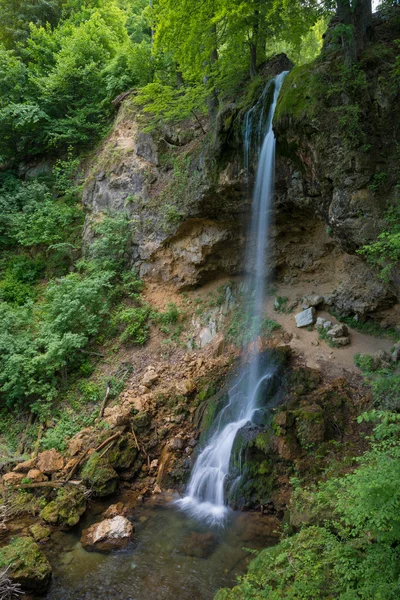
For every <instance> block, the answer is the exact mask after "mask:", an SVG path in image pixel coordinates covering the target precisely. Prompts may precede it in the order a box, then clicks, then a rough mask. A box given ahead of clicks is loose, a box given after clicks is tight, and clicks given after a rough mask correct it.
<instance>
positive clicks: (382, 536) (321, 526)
mask: <svg viewBox="0 0 400 600" xmlns="http://www.w3.org/2000/svg"><path fill="white" fill-rule="evenodd" d="M359 421H360V422H363V421H364V422H367V423H372V424H375V429H374V433H373V435H372V436H371V437H370V444H371V445H370V449H369V450H368V451H367V452H366V453H365V454H364V455H363V456H361V457H360V458H359V459H357V464H356V468H355V469H354V470H352V472H350V473H348V474H346V475H344V476H339V477H337V476H332V477H331V478H330V479H328V480H327V481H324V482H322V483H320V484H319V485H317V486H315V487H313V488H303V487H301V486H299V482H296V485H297V489H296V490H295V492H294V494H293V497H292V507H291V509H292V511H297V512H298V513H302V512H303V515H304V518H303V522H302V524H301V526H300V530H299V531H298V532H297V531H296V530H295V531H291V532H289V531H287V532H286V534H285V535H284V536H283V537H282V540H281V541H280V543H279V544H277V545H276V546H274V547H273V548H267V549H266V550H263V551H261V552H254V553H255V554H256V555H257V556H256V558H255V559H254V560H253V561H252V562H251V564H250V567H249V570H248V573H247V574H246V575H245V576H243V577H241V578H240V579H239V582H238V585H237V586H236V587H234V588H233V589H232V590H220V591H219V592H218V593H217V595H216V597H215V600H259V599H261V598H268V600H278V599H282V600H283V599H285V600H287V599H289V598H298V599H300V598H301V599H304V600H308V599H309V598H326V599H330V598H340V599H342V600H353V599H355V598H359V599H365V600H370V599H371V598H380V599H383V600H391V599H393V600H395V598H397V597H398V595H399V592H400V569H399V558H400V555H399V541H400V519H399V497H400V487H399V486H400V461H399V457H400V444H399V438H400V415H399V414H397V413H393V412H386V411H372V412H370V413H367V414H364V415H363V416H361V417H360V418H359ZM293 483H295V482H293ZM305 509H306V511H307V515H305V513H304V511H305Z"/></svg>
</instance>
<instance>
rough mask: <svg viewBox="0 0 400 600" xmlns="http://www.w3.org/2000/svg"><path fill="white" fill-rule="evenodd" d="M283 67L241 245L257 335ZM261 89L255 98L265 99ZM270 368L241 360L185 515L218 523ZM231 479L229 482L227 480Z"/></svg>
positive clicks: (199, 463)
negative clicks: (237, 446)
mask: <svg viewBox="0 0 400 600" xmlns="http://www.w3.org/2000/svg"><path fill="white" fill-rule="evenodd" d="M286 75H287V71H285V72H283V73H281V74H280V75H278V76H277V77H275V78H274V79H273V80H272V81H271V82H270V84H269V85H268V86H267V88H266V92H267V91H268V90H269V89H270V86H271V85H272V86H273V87H274V94H273V100H272V104H271V106H270V109H269V113H268V117H267V120H266V124H265V127H264V131H262V125H263V112H264V106H262V107H261V116H260V117H259V122H258V123H257V124H256V125H257V131H256V135H257V137H258V138H259V139H261V138H262V135H263V134H264V139H263V140H262V147H261V150H260V154H259V161H258V168H257V176H256V183H255V188H254V196H253V203H252V215H251V224H250V230H249V237H248V247H247V260H246V262H247V269H246V272H247V273H248V275H247V283H246V289H247V293H248V294H249V295H250V297H251V302H250V303H249V306H250V308H249V310H248V314H247V319H248V326H249V328H250V330H251V333H252V337H253V338H254V339H257V337H258V335H259V333H260V330H261V324H262V316H263V306H264V301H265V295H266V277H265V267H266V261H267V252H268V237H269V228H270V216H271V209H272V202H273V196H274V187H275V181H274V177H275V147H276V140H275V135H274V131H273V117H274V113H275V109H276V105H277V102H278V98H279V93H280V90H281V88H282V85H283V82H284V79H285V76H286ZM266 96H268V94H267V93H264V94H263V95H262V97H261V102H262V103H264V102H265V97H266ZM255 108H256V107H253V108H252V109H251V110H250V111H249V112H248V113H247V115H246V118H245V131H244V140H245V166H246V167H248V164H249V150H250V142H251V139H252V133H253V131H252V128H253V121H254V120H255V116H256V115H255ZM273 373H274V368H273V365H267V366H266V365H265V364H264V363H263V362H262V361H261V357H260V354H258V353H257V354H256V356H255V357H254V358H253V360H252V361H251V363H250V365H243V366H242V368H241V370H240V373H239V375H238V377H237V379H236V381H235V382H234V384H233V386H232V387H231V389H230V391H229V394H228V402H227V404H226V406H225V407H224V408H223V410H222V411H221V412H220V413H219V415H218V417H217V420H216V422H215V423H214V425H213V427H212V433H211V436H210V438H209V440H208V441H207V443H206V446H205V447H204V449H203V450H202V452H201V453H200V455H199V456H198V458H197V460H196V463H195V465H194V468H193V471H192V475H191V478H190V481H189V485H188V490H187V496H186V497H184V498H183V499H181V500H179V501H178V505H179V506H180V507H181V508H183V509H184V510H185V511H187V512H188V513H189V514H190V515H191V516H194V517H196V518H199V519H202V520H205V521H207V522H209V523H212V524H222V523H223V522H224V521H225V519H226V516H227V514H228V511H229V509H228V507H227V505H226V489H225V488H226V481H227V476H228V474H229V467H230V462H231V455H232V448H233V445H234V441H235V438H236V435H237V433H238V432H239V430H240V429H242V428H243V427H244V426H245V425H246V424H247V423H249V422H250V423H251V422H252V421H253V420H254V417H255V414H256V412H257V411H258V410H259V409H260V398H261V396H262V392H263V390H265V386H266V385H267V383H268V381H269V380H270V379H271V378H272V376H273ZM233 485H235V483H234V484H233Z"/></svg>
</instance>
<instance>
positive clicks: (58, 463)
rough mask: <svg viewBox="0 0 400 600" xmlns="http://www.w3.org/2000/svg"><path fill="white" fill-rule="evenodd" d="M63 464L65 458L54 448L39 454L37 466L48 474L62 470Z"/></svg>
mask: <svg viewBox="0 0 400 600" xmlns="http://www.w3.org/2000/svg"><path fill="white" fill-rule="evenodd" d="M63 466H64V459H63V457H62V456H61V454H60V453H59V452H57V450H54V448H52V449H51V450H46V451H45V452H41V453H40V454H39V456H38V461H37V467H38V469H39V470H40V471H42V472H43V473H45V474H46V475H51V474H52V473H56V471H61V469H62V468H63Z"/></svg>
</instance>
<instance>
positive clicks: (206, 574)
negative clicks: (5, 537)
mask: <svg viewBox="0 0 400 600" xmlns="http://www.w3.org/2000/svg"><path fill="white" fill-rule="evenodd" d="M117 506H118V507H119V509H120V510H123V511H125V514H127V516H128V519H127V520H128V523H130V524H131V527H132V529H134V532H133V533H132V535H129V538H128V539H127V538H124V539H123V543H122V544H121V547H120V548H117V547H116V546H114V549H111V550H110V548H111V547H112V544H111V546H108V548H107V547H105V546H104V547H103V550H107V551H102V552H100V551H98V550H99V548H96V547H94V548H93V546H92V547H90V545H89V546H87V549H85V548H84V546H83V545H82V541H83V542H84V543H87V535H86V534H85V533H84V535H83V537H82V532H83V531H86V532H87V531H88V528H90V526H91V525H93V522H96V523H98V522H103V517H104V513H101V512H100V511H102V510H103V509H104V504H101V503H97V504H94V505H93V506H92V510H91V511H90V514H89V515H88V516H87V517H86V518H85V519H84V520H83V521H82V523H80V525H79V526H77V527H75V528H74V529H72V530H70V531H68V532H62V531H59V532H57V534H55V535H54V536H53V538H52V540H51V543H50V548H49V550H48V551H47V555H48V559H49V561H50V563H51V565H52V568H53V578H52V583H51V587H50V589H49V592H48V593H47V595H46V596H45V598H46V599H47V600H95V599H96V600H97V599H99V598H104V599H105V598H113V600H133V599H135V600H152V599H154V600H155V599H157V600H175V598H177V597H179V598H180V599H181V600H193V598H197V599H198V600H211V599H212V598H213V596H214V594H215V592H216V591H217V590H218V589H219V588H220V587H223V586H230V585H232V584H233V583H234V582H235V581H236V576H237V575H240V574H242V573H243V572H244V571H245V569H246V567H247V565H248V563H249V561H250V560H251V554H250V553H249V552H248V551H246V550H244V547H246V548H247V547H249V548H254V549H261V548H263V547H265V546H267V545H272V544H274V543H275V539H276V538H275V537H274V536H275V535H276V532H277V530H278V527H279V524H278V521H277V520H276V519H275V518H274V517H268V516H264V517H262V516H261V515H260V514H256V513H233V512H232V514H231V517H230V519H229V522H228V524H227V527H226V528H224V529H221V528H220V529H212V528H211V529H210V528H205V527H203V526H201V525H200V524H199V523H198V522H195V521H191V520H190V519H188V518H187V516H186V515H184V514H183V513H182V512H180V511H179V510H177V509H176V508H175V507H174V504H173V499H172V497H170V496H167V497H166V496H165V495H160V496H157V497H155V498H153V499H150V500H149V501H148V502H146V503H144V504H142V505H140V506H136V507H135V508H134V509H133V510H132V509H130V508H129V506H125V507H124V508H122V507H123V505H122V504H119V505H117ZM108 514H109V515H110V512H108ZM105 516H107V513H106V515H105ZM122 518H126V517H122ZM114 519H115V517H114ZM93 550H94V551H93Z"/></svg>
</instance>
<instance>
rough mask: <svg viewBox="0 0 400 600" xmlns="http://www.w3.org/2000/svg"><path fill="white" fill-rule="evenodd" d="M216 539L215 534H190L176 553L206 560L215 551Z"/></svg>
mask: <svg viewBox="0 0 400 600" xmlns="http://www.w3.org/2000/svg"><path fill="white" fill-rule="evenodd" d="M217 545H218V538H217V536H216V534H215V533H211V532H210V533H196V532H193V533H190V534H188V535H187V536H186V537H185V539H184V541H183V543H182V544H181V546H179V548H178V551H179V552H180V553H181V554H185V555H186V556H195V557H196V558H208V557H209V556H210V555H211V554H212V553H213V552H214V550H215V549H216V547H217Z"/></svg>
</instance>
